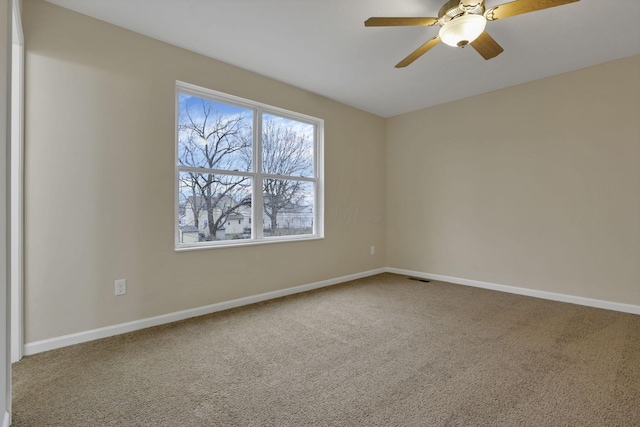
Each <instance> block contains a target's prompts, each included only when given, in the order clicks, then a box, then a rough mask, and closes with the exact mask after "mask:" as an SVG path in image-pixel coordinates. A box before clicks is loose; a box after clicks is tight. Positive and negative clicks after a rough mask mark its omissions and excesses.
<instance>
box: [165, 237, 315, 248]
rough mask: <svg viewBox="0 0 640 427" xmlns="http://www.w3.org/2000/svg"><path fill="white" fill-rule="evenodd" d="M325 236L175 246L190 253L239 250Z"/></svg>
mask: <svg viewBox="0 0 640 427" xmlns="http://www.w3.org/2000/svg"><path fill="white" fill-rule="evenodd" d="M323 239H324V236H318V235H310V236H304V237H291V236H286V237H268V238H265V239H263V240H249V239H247V240H240V241H237V240H228V241H219V242H216V243H213V244H211V243H208V244H207V243H200V244H197V243H192V244H189V243H185V244H181V245H176V246H175V251H176V252H190V251H201V250H206V249H221V248H238V247H244V246H258V245H271V244H274V243H294V242H308V241H310V240H323Z"/></svg>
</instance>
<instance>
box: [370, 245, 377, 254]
mask: <svg viewBox="0 0 640 427" xmlns="http://www.w3.org/2000/svg"><path fill="white" fill-rule="evenodd" d="M375 254H376V247H375V246H371V255H375Z"/></svg>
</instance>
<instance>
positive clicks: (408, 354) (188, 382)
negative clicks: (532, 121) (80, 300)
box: [13, 274, 640, 427]
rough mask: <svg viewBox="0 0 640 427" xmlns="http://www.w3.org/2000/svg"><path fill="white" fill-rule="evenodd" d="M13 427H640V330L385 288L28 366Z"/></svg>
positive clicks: (373, 282)
mask: <svg viewBox="0 0 640 427" xmlns="http://www.w3.org/2000/svg"><path fill="white" fill-rule="evenodd" d="M13 387H14V390H13V420H14V424H13V425H14V426H34V427H35V426H38V427H39V426H65V427H68V426H83V427H90V426H158V427H159V426H308V425H313V426H315V425H317V426H431V425H447V426H463V425H464V426H468V425H472V426H478V425H486V426H500V425H504V426H515V425H518V426H529V425H530V426H565V425H567V426H587V425H591V426H605V425H611V426H614V425H615V426H638V425H640V316H636V315H631V314H623V313H617V312H613V311H606V310H599V309H594V308H588V307H582V306H576V305H570V304H564V303H558V302H552V301H545V300H540V299H535V298H528V297H523V296H517V295H510V294H504V293H499V292H493V291H487V290H482V289H475V288H469V287H464V286H458V285H451V284H447V283H442V282H431V283H422V282H417V281H411V280H407V278H405V277H403V276H398V275H393V274H383V275H379V276H374V277H370V278H366V279H361V280H357V281H354V282H349V283H346V284H342V285H338V286H333V287H330V288H326V289H322V290H318V291H313V292H309V293H305V294H300V295H295V296H292V297H287V298H283V299H280V300H276V301H270V302H265V303H261V304H257V305H253V306H250V307H245V308H240V309H234V310H230V311H227V312H223V313H216V314H213V315H208V316H204V317H200V318H197V319H192V320H187V321H183V322H179V323H175V324H172V325H166V326H160V327H156V328H152V329H147V330H143V331H138V332H134V333H130V334H127V335H121V336H118V337H113V338H107V339H104V340H100V341H95V342H91V343H86V344H80V345H76V346H72V347H67V348H63V349H60V350H54V351H51V352H47V353H42V354H38V355H34V356H30V357H26V358H24V359H23V360H22V361H21V362H19V363H17V364H14V365H13Z"/></svg>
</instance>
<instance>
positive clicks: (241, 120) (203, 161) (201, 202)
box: [178, 100, 251, 240]
mask: <svg viewBox="0 0 640 427" xmlns="http://www.w3.org/2000/svg"><path fill="white" fill-rule="evenodd" d="M195 110H196V111H195V112H194V111H190V110H189V108H188V107H187V106H186V104H185V108H184V110H183V111H181V114H180V116H179V123H178V138H179V148H178V161H179V163H180V164H181V165H183V166H190V167H194V168H206V169H216V170H228V171H247V170H249V168H250V164H247V162H246V161H245V159H246V155H245V154H244V152H246V151H248V150H249V151H250V149H251V127H250V125H248V123H247V120H246V117H245V116H244V115H242V114H236V115H221V114H220V113H219V112H218V111H214V107H213V105H212V103H210V102H208V101H205V100H201V108H200V107H198V108H197V109H195ZM180 181H181V189H183V194H182V198H183V200H184V201H185V202H186V203H187V204H189V205H190V206H189V208H190V209H191V211H192V213H193V217H194V225H195V227H196V228H198V229H200V228H199V227H200V223H199V221H200V214H201V212H206V215H207V228H208V233H209V235H208V236H207V239H209V240H215V238H216V235H217V232H218V230H220V229H222V228H223V227H224V224H225V222H226V221H227V218H228V217H229V216H230V215H233V214H237V213H238V212H239V209H240V208H241V207H242V206H250V205H251V192H250V185H251V184H250V179H249V178H247V177H244V176H238V175H225V174H224V173H203V172H200V171H188V172H182V173H181V175H180ZM185 193H186V194H185Z"/></svg>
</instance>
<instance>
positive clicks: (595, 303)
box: [385, 267, 640, 314]
mask: <svg viewBox="0 0 640 427" xmlns="http://www.w3.org/2000/svg"><path fill="white" fill-rule="evenodd" d="M385 270H386V271H387V272H388V273H395V274H402V275H405V276H413V277H418V278H421V279H429V280H438V281H441V282H449V283H455V284H457V285H465V286H473V287H476V288H484V289H491V290H494V291H500V292H508V293H510V294H518V295H526V296H529V297H536V298H542V299H548V300H553V301H561V302H568V303H571V304H578V305H586V306H589V307H596V308H604V309H606V310H614V311H621V312H623V313H631V314H640V306H638V305H632V304H624V303H621V302H612V301H604V300H599V299H593V298H585V297H577V296H573V295H565V294H558V293H555V292H547V291H538V290H535V289H528V288H518V287H516V286H508V285H498V284H496V283H489V282H481V281H479V280H469V279H461V278H459V277H451V276H441V275H439V274H430V273H422V272H419V271H411V270H404V269H401V268H391V267H387V268H386V269H385Z"/></svg>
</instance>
